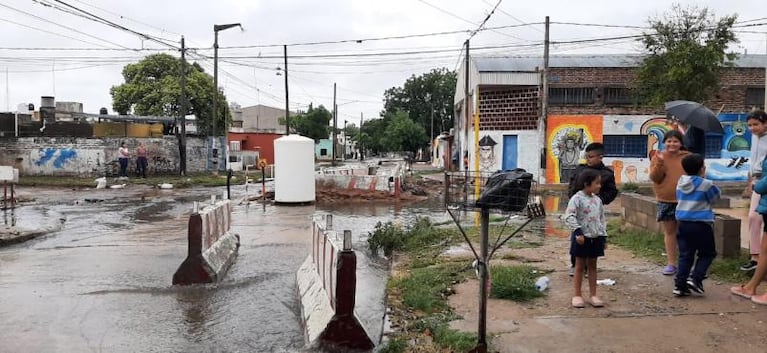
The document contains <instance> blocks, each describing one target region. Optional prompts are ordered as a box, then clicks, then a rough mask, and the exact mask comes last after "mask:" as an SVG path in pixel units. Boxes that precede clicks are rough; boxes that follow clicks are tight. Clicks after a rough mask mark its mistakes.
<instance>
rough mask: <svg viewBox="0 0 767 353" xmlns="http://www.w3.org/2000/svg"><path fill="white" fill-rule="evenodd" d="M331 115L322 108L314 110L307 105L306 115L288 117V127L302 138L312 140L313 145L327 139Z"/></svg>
mask: <svg viewBox="0 0 767 353" xmlns="http://www.w3.org/2000/svg"><path fill="white" fill-rule="evenodd" d="M332 118H333V114H331V113H330V111H328V110H327V109H325V107H324V106H322V105H320V106H319V107H317V108H314V107H313V106H312V105H309V110H308V111H306V113H301V114H298V115H296V116H291V117H290V127H291V128H292V129H293V130H295V131H296V132H297V133H299V134H300V135H302V136H306V137H308V138H311V139H314V141H315V143H316V142H318V141H319V140H321V139H326V138H328V137H329V133H330V120H331V119H332Z"/></svg>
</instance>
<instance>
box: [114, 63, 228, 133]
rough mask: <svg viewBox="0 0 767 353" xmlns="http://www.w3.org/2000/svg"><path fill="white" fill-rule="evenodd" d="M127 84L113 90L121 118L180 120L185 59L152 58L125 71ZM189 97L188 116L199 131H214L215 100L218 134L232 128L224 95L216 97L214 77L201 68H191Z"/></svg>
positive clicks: (116, 107) (127, 67) (115, 103)
mask: <svg viewBox="0 0 767 353" xmlns="http://www.w3.org/2000/svg"><path fill="white" fill-rule="evenodd" d="M122 75H123V79H124V80H125V83H123V84H120V85H117V86H112V88H111V89H110V94H111V95H112V108H113V109H114V110H115V111H117V112H118V113H119V114H129V113H133V114H136V115H153V116H179V115H180V107H181V105H180V102H181V98H180V97H181V85H180V83H181V59H179V58H176V57H173V56H171V55H168V54H154V55H149V56H147V57H145V58H144V59H142V60H141V61H139V62H137V63H135V64H128V65H126V66H125V67H124V68H123V71H122ZM186 82H187V87H186V95H187V98H188V101H189V105H188V106H187V107H188V108H189V110H188V112H187V113H188V114H193V115H194V116H195V117H196V119H197V130H198V131H199V132H200V133H202V134H208V133H210V132H211V130H212V123H211V122H212V116H213V97H214V95H215V96H216V97H217V99H218V104H217V109H218V116H217V120H218V121H217V123H216V126H217V127H218V130H217V131H216V132H217V133H218V134H224V133H225V131H227V127H228V126H229V125H230V124H231V120H232V118H231V116H230V114H229V105H228V104H227V102H226V97H225V96H224V94H223V93H222V92H221V91H218V94H214V89H213V77H211V76H210V75H208V74H207V73H205V72H204V71H203V69H202V67H200V65H198V64H196V63H195V64H192V65H187V73H186Z"/></svg>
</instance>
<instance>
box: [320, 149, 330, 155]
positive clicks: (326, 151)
mask: <svg viewBox="0 0 767 353" xmlns="http://www.w3.org/2000/svg"><path fill="white" fill-rule="evenodd" d="M327 155H328V149H327V148H320V156H327Z"/></svg>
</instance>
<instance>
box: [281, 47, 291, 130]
mask: <svg viewBox="0 0 767 353" xmlns="http://www.w3.org/2000/svg"><path fill="white" fill-rule="evenodd" d="M282 53H283V56H284V57H285V58H284V60H285V135H286V136H287V135H290V103H288V96H289V95H288V46H287V45H283V46H282Z"/></svg>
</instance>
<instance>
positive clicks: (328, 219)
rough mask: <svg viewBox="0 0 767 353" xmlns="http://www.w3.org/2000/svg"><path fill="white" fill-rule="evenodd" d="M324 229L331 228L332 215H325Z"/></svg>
mask: <svg viewBox="0 0 767 353" xmlns="http://www.w3.org/2000/svg"><path fill="white" fill-rule="evenodd" d="M325 229H326V230H333V215H332V214H329V215H325Z"/></svg>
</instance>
